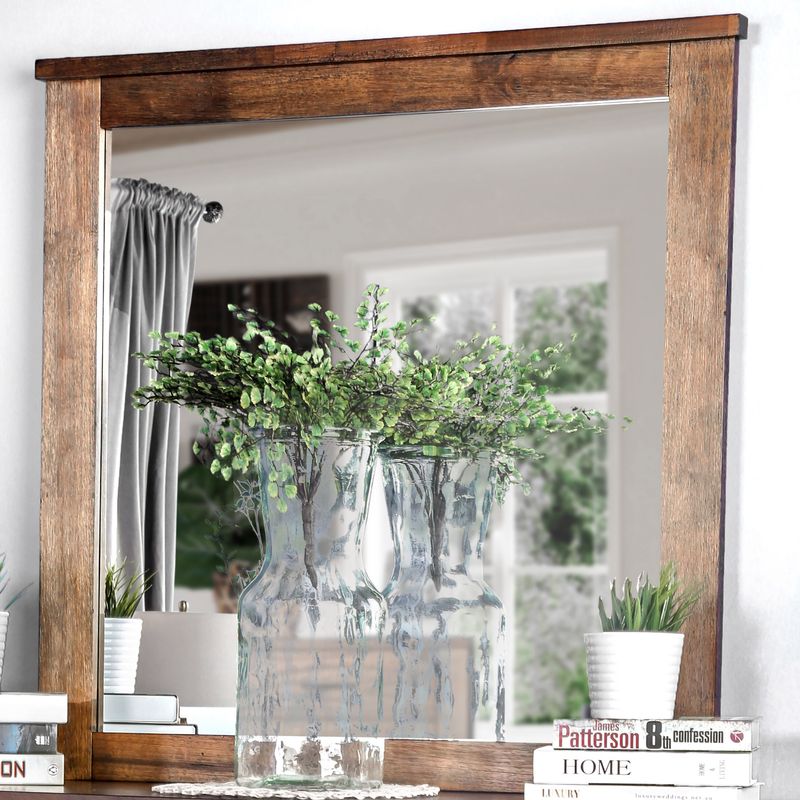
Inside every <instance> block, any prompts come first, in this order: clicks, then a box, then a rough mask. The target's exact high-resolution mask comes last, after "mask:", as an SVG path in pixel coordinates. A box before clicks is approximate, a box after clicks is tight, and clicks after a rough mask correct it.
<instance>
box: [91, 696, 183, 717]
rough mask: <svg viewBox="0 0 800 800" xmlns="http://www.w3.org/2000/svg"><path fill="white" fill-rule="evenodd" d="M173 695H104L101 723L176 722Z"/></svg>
mask: <svg viewBox="0 0 800 800" xmlns="http://www.w3.org/2000/svg"><path fill="white" fill-rule="evenodd" d="M178 721H179V720H178V698H177V697H176V696H175V695H174V694H104V695H103V722H150V723H168V724H171V723H173V722H178Z"/></svg>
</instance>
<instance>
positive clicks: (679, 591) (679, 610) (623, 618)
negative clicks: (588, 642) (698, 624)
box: [599, 562, 701, 633]
mask: <svg viewBox="0 0 800 800" xmlns="http://www.w3.org/2000/svg"><path fill="white" fill-rule="evenodd" d="M700 594H701V589H700V588H699V587H689V588H685V587H682V586H681V583H680V581H679V580H678V575H677V571H676V569H675V565H674V564H673V563H672V562H670V563H669V564H666V565H665V566H664V567H662V569H661V574H660V576H659V581H658V585H653V584H652V583H650V578H649V577H647V576H642V575H639V577H638V578H637V580H636V593H635V594H634V589H633V586H632V584H631V579H630V578H626V580H625V583H624V584H623V586H622V596H621V597H619V596H618V595H617V585H616V581H612V583H611V616H610V617H609V616H608V615H607V614H606V609H605V606H604V605H603V598H602V597H601V598H600V601H599V610H600V622H601V624H602V626H603V631H604V632H609V631H615V632H616V631H658V632H661V633H677V632H678V631H679V630H680V629H681V627H682V626H683V623H684V622H686V619H687V618H688V617H689V615H690V614H691V613H692V611H693V610H694V607H695V605H696V604H697V601H698V600H699V599H700Z"/></svg>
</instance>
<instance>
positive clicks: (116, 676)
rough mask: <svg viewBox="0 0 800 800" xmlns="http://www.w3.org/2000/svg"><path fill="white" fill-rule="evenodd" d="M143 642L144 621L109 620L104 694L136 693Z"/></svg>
mask: <svg viewBox="0 0 800 800" xmlns="http://www.w3.org/2000/svg"><path fill="white" fill-rule="evenodd" d="M141 640H142V621H141V619H109V618H106V619H105V621H104V626H103V691H104V692H105V693H106V694H133V691H134V689H135V688H136V670H137V668H138V666H139V644H140V643H141Z"/></svg>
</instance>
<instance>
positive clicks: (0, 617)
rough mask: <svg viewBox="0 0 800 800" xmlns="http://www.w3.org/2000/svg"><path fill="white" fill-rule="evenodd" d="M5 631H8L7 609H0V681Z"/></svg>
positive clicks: (0, 677)
mask: <svg viewBox="0 0 800 800" xmlns="http://www.w3.org/2000/svg"><path fill="white" fill-rule="evenodd" d="M7 633H8V611H0V681H2V680H3V656H4V655H5V654H6V634H7Z"/></svg>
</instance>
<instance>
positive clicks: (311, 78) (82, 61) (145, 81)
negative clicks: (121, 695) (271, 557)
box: [36, 14, 747, 791]
mask: <svg viewBox="0 0 800 800" xmlns="http://www.w3.org/2000/svg"><path fill="white" fill-rule="evenodd" d="M746 32H747V21H746V19H745V18H744V17H742V16H740V15H737V14H730V15H719V16H709V17H693V18H684V19H673V20H650V21H643V22H624V23H613V24H602V25H585V26H573V27H565V28H543V29H532V30H518V31H495V32H489V33H472V34H454V35H448V36H419V37H409V38H405V39H382V40H370V41H353V42H328V43H316V44H305V45H278V46H268V47H252V48H235V49H228V50H206V51H189V52H176V53H151V54H136V55H119V56H97V57H87V58H61V59H44V60H40V61H38V62H37V64H36V77H37V78H39V79H41V80H45V81H47V91H46V126H45V127H46V136H45V213H44V284H43V296H44V329H43V377H42V381H43V383H42V462H41V508H40V604H39V607H40V611H39V626H40V636H39V688H40V690H42V691H65V692H67V693H68V696H69V722H68V724H67V725H65V726H63V727H62V729H61V731H60V735H59V745H60V747H61V750H62V751H63V752H64V754H65V756H66V759H67V760H66V763H67V767H66V776H67V778H69V779H87V778H92V777H93V778H95V779H109V780H145V781H146V780H152V781H169V780H208V779H211V780H214V779H217V780H218V779H228V778H229V777H230V776H231V774H232V763H233V740H232V738H231V737H190V736H183V737H182V736H160V735H152V736H146V735H126V734H103V733H102V732H98V717H99V714H100V706H101V701H102V697H101V682H100V681H99V680H98V662H99V648H100V644H101V642H100V633H99V632H100V631H101V630H102V625H101V619H102V614H101V592H100V587H101V563H102V537H101V535H100V524H99V522H100V515H99V508H100V496H101V489H102V486H101V474H100V464H101V458H100V448H101V443H102V424H103V423H102V414H101V409H102V406H101V402H100V401H101V397H102V382H103V375H104V370H103V362H104V353H103V352H102V341H103V338H102V330H103V311H104V303H103V299H104V296H105V289H104V268H103V265H104V258H103V256H104V252H105V250H106V231H105V211H106V206H107V199H108V194H109V193H108V190H107V183H108V175H109V169H108V165H109V147H110V140H111V133H110V132H111V130H112V129H114V128H118V127H125V126H138V125H141V126H147V125H172V124H190V123H207V122H233V121H255V120H267V119H291V118H298V117H325V116H342V115H344V116H347V115H358V114H379V113H410V112H421V111H445V110H455V109H470V108H490V107H491V108H494V107H509V106H524V105H544V104H565V103H576V102H581V103H582V102H595V101H604V102H605V101H619V100H634V99H645V98H650V99H652V98H668V99H669V145H668V195H667V266H666V291H665V345H664V411H663V435H662V480H661V485H662V499H661V505H662V530H661V541H662V557H663V558H665V559H671V560H674V561H675V562H676V563H677V565H678V568H679V570H680V571H681V574H682V575H684V576H685V577H687V578H689V579H691V578H698V579H702V580H704V581H705V583H706V591H705V593H704V595H703V597H702V600H701V602H700V604H699V607H698V610H697V612H696V614H695V615H694V617H693V618H692V620H691V621H690V623H689V624H688V626H687V629H686V647H685V649H684V664H683V669H682V674H681V682H680V686H679V693H678V704H677V711H678V713H692V714H702V715H708V714H714V713H715V712H717V711H718V710H719V692H720V678H721V676H720V665H719V660H720V654H721V634H722V577H723V576H722V571H723V547H724V535H723V531H724V499H725V492H724V489H725V436H726V421H725V411H726V400H727V368H728V328H729V314H728V312H729V308H730V294H729V290H730V281H729V277H730V267H731V236H732V225H733V222H732V210H733V203H732V199H733V164H734V142H735V127H736V126H735V120H736V83H737V64H738V47H739V39H741V38H745V37H746ZM187 740H188V741H187ZM532 750H533V746H532V745H526V744H516V743H488V742H415V741H411V740H389V741H388V742H387V745H386V764H385V774H384V777H385V779H386V780H387V781H388V782H393V783H394V782H396V783H403V782H414V783H420V782H422V781H427V782H429V783H434V784H437V785H438V786H440V787H442V788H443V789H454V790H478V791H521V789H522V785H523V783H524V782H525V781H526V780H529V779H530V776H531V753H532ZM466 763H468V764H471V766H472V769H470V770H465V769H464V768H463V766H464V764H466Z"/></svg>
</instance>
